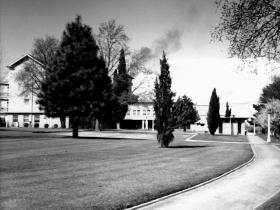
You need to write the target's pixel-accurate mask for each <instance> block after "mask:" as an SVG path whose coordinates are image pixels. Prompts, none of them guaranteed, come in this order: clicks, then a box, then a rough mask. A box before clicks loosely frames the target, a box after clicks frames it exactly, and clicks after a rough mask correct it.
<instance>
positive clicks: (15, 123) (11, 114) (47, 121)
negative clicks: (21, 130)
mask: <svg viewBox="0 0 280 210" xmlns="http://www.w3.org/2000/svg"><path fill="white" fill-rule="evenodd" d="M28 62H32V63H33V64H35V65H38V68H41V67H40V66H41V64H40V62H39V61H37V60H36V59H35V58H33V57H32V56H31V55H25V56H23V57H21V58H19V59H18V60H16V61H15V62H13V63H12V64H10V65H9V66H8V68H9V74H8V84H7V85H6V86H4V85H1V91H3V92H4V94H3V96H7V98H4V99H2V98H3V97H2V94H1V113H0V115H1V116H2V117H4V119H5V124H6V127H35V128H59V127H61V122H60V119H59V118H49V117H47V116H45V115H44V112H43V111H42V110H40V109H39V105H38V104H37V103H36V100H37V97H36V95H35V94H33V93H30V94H22V88H21V87H20V86H19V85H18V83H17V81H16V76H17V74H18V73H20V71H22V70H23V68H24V65H25V64H27V63H28ZM5 100H6V101H7V102H6V103H5ZM5 105H7V106H6V107H5ZM2 107H3V108H2ZM66 127H69V119H66Z"/></svg>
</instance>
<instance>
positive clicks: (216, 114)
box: [207, 88, 220, 135]
mask: <svg viewBox="0 0 280 210" xmlns="http://www.w3.org/2000/svg"><path fill="white" fill-rule="evenodd" d="M219 122H220V99H219V97H218V96H217V93H216V88H214V90H213V92H212V95H211V98H210V102H209V110H208V113H207V123H208V129H209V132H210V134H211V135H215V131H216V130H217V128H218V126H219Z"/></svg>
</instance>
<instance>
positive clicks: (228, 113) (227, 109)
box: [225, 102, 231, 117]
mask: <svg viewBox="0 0 280 210" xmlns="http://www.w3.org/2000/svg"><path fill="white" fill-rule="evenodd" d="M230 116H231V109H230V108H229V105H228V102H227V103H226V113H225V117H230Z"/></svg>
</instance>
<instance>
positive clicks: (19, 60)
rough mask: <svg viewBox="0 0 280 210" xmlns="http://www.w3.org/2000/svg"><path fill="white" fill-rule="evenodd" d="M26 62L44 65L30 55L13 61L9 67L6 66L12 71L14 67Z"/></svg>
mask: <svg viewBox="0 0 280 210" xmlns="http://www.w3.org/2000/svg"><path fill="white" fill-rule="evenodd" d="M27 60H32V61H34V62H36V63H38V64H39V65H41V66H44V64H42V63H41V62H40V61H38V60H37V59H36V58H34V57H33V56H32V55H29V54H26V55H24V56H22V57H20V58H18V59H17V60H15V61H14V62H13V63H11V64H10V65H9V66H7V67H8V68H9V69H10V70H14V69H15V67H17V66H19V65H20V64H22V63H24V62H25V61H27Z"/></svg>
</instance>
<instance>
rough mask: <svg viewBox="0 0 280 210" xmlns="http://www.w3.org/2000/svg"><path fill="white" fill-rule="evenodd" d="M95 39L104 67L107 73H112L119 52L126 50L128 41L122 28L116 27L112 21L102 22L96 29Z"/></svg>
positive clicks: (120, 26)
mask: <svg viewBox="0 0 280 210" xmlns="http://www.w3.org/2000/svg"><path fill="white" fill-rule="evenodd" d="M96 39H97V43H98V46H99V49H100V54H101V55H102V56H103V57H104V60H105V63H106V67H107V68H108V71H109V73H112V72H113V71H114V69H115V68H116V66H117V65H118V57H119V52H120V50H121V49H124V48H127V42H128V41H129V37H128V36H127V35H126V33H125V30H124V26H123V25H118V24H117V23H116V21H115V20H113V19H111V20H109V21H107V22H103V23H101V24H100V26H99V28H98V34H97V35H96Z"/></svg>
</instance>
